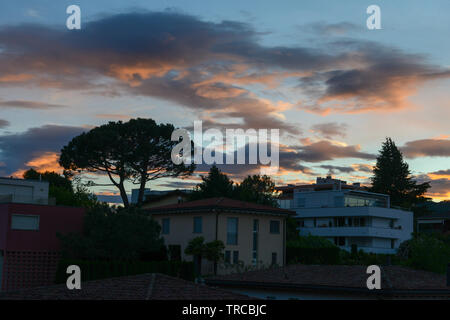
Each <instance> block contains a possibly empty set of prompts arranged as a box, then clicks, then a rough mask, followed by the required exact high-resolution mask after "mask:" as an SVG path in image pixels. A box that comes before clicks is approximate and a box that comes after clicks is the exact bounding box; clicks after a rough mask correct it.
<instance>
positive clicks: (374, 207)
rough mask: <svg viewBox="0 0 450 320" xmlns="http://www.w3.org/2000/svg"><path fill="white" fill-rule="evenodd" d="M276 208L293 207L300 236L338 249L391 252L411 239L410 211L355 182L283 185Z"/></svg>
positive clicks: (330, 180)
mask: <svg viewBox="0 0 450 320" xmlns="http://www.w3.org/2000/svg"><path fill="white" fill-rule="evenodd" d="M277 189H278V190H279V191H281V192H282V196H281V197H280V200H279V203H280V207H282V208H285V209H291V210H294V211H295V212H296V213H297V215H296V219H297V221H298V229H299V232H300V235H308V234H311V235H315V236H322V237H325V238H327V239H328V240H330V241H332V242H334V243H335V244H336V245H338V246H339V247H341V248H342V249H346V250H349V251H350V250H351V247H352V245H356V246H357V249H358V250H360V249H362V250H364V251H366V252H373V253H390V254H393V253H395V252H396V250H397V249H398V247H399V245H400V243H402V242H403V241H405V240H408V239H410V238H411V233H412V232H413V213H412V212H410V211H404V210H399V209H393V208H391V207H390V199H389V196H388V195H385V194H378V193H372V192H367V191H364V190H363V189H362V188H361V187H360V186H359V184H352V185H348V184H347V183H346V182H345V181H341V180H337V179H332V178H331V176H328V177H327V178H317V182H316V183H315V184H312V185H301V186H292V185H289V186H285V187H279V188H277Z"/></svg>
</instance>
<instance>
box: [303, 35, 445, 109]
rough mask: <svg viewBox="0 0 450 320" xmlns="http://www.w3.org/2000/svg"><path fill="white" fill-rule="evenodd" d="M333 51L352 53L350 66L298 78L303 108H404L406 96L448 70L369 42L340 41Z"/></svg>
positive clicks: (335, 44)
mask: <svg viewBox="0 0 450 320" xmlns="http://www.w3.org/2000/svg"><path fill="white" fill-rule="evenodd" d="M334 46H335V48H337V49H338V50H339V48H346V49H347V50H353V54H352V55H353V59H354V61H353V66H351V65H348V66H347V67H345V68H335V69H333V70H329V71H328V70H327V71H325V72H320V71H319V72H316V73H314V74H313V75H312V76H310V77H304V78H302V79H301V86H302V87H304V90H305V92H306V93H308V94H309V95H310V97H311V103H310V104H308V103H305V104H304V107H305V108H306V109H309V110H311V111H314V112H319V113H326V112H330V111H338V112H350V113H351V112H361V111H389V110H394V109H401V108H406V107H408V103H407V101H406V99H407V97H409V96H410V95H412V94H413V93H414V92H415V90H416V89H417V87H418V86H420V85H421V84H423V83H424V82H425V81H428V80H436V79H441V78H448V77H450V70H448V69H442V68H441V67H438V66H433V65H429V64H428V63H427V62H426V58H425V57H424V56H421V55H417V54H409V53H405V52H402V51H401V50H398V49H396V48H392V47H386V46H381V45H379V44H376V43H372V42H363V41H354V40H353V41H341V42H336V43H334Z"/></svg>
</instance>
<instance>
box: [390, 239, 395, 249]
mask: <svg viewBox="0 0 450 320" xmlns="http://www.w3.org/2000/svg"><path fill="white" fill-rule="evenodd" d="M394 248H395V239H391V249H394Z"/></svg>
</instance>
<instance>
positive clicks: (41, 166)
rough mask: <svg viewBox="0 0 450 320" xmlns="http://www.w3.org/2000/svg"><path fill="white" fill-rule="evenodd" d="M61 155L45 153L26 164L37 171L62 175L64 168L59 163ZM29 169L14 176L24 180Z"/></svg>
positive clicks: (19, 171)
mask: <svg viewBox="0 0 450 320" xmlns="http://www.w3.org/2000/svg"><path fill="white" fill-rule="evenodd" d="M58 160H59V153H56V152H45V153H44V154H42V155H39V156H37V157H35V158H33V159H32V160H30V161H28V162H27V163H25V166H26V167H28V168H33V169H34V170H36V171H54V172H58V173H62V171H63V168H62V167H61V166H60V165H59V163H58ZM26 170H28V169H19V170H17V171H15V172H14V173H13V174H12V176H13V177H16V178H22V177H23V174H24V173H25V171H26Z"/></svg>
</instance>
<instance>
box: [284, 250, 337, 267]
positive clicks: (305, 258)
mask: <svg viewBox="0 0 450 320" xmlns="http://www.w3.org/2000/svg"><path fill="white" fill-rule="evenodd" d="M339 251H340V249H339V248H338V247H330V248H302V247H289V246H288V247H287V248H286V258H287V259H286V260H287V262H288V263H289V264H293V263H301V264H339V262H340V255H339Z"/></svg>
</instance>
